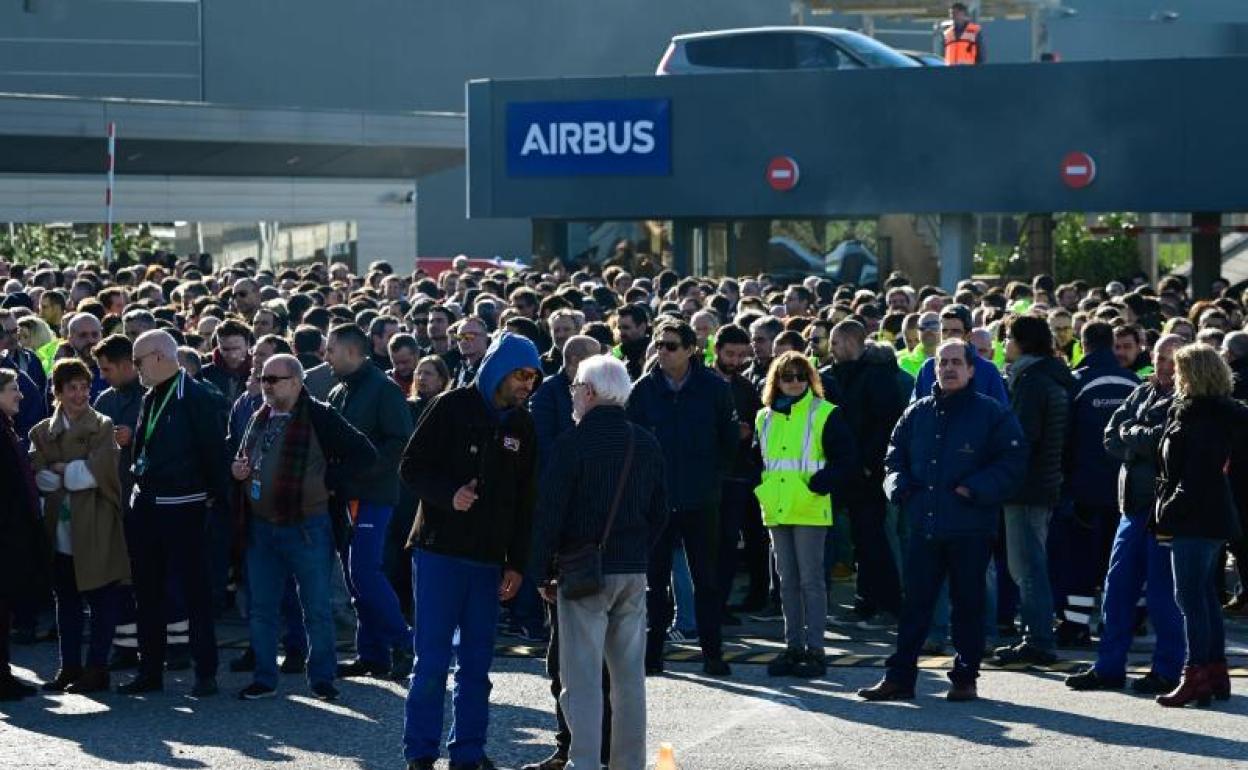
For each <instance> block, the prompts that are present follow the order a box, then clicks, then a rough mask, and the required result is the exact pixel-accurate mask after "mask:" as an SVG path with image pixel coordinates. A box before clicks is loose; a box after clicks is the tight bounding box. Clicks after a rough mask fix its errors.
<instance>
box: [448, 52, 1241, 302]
mask: <svg viewBox="0 0 1248 770" xmlns="http://www.w3.org/2000/svg"><path fill="white" fill-rule="evenodd" d="M1245 78H1248V58H1224V59H1193V60H1167V61H1122V62H1089V63H1070V64H1019V65H991V66H982V67H949V68H941V67H932V68H912V69H910V68H908V69H873V70H860V71H790V72H742V73H726V74H715V75H684V76H668V77H618V78H598V79H575V78H569V79H555V80H515V81H491V80H486V81H474V82H472V83H470V84H469V85H468V166H469V192H468V211H469V216H471V217H527V218H533V219H553V220H611V219H674V220H680V219H689V220H702V221H706V220H716V219H719V220H736V219H750V218H805V217H832V216H853V217H864V216H875V215H880V214H888V213H907V214H926V213H930V214H941V215H943V216H944V218H945V219H946V220H948V221H950V222H955V221H959V220H958V219H957V218H958V217H961V218H962V219H961V221H962V222H963V223H965V221H966V219H969V216H970V215H973V214H975V213H1032V212H1055V211H1082V212H1098V211H1138V212H1150V211H1161V212H1193V213H1209V212H1225V211H1245V210H1248V184H1245V180H1248V153H1245V152H1243V139H1242V137H1243V136H1245V135H1248V105H1245V104H1244V103H1243V102H1242V101H1241V100H1236V99H1234V98H1232V97H1231V96H1230V94H1232V93H1233V89H1234V84H1235V83H1239V82H1244V79H1245ZM604 131H605V133H606V140H605V144H604V143H602V142H600V141H599V137H600V135H601V134H600V132H604ZM587 132H588V133H587ZM639 132H640V134H641V135H640V136H639V135H638V133H639ZM591 140H592V141H591ZM1085 158H1086V161H1087V162H1086V163H1085V162H1083V160H1084V159H1085ZM777 159H787V161H790V162H791V163H792V164H793V165H794V167H795V170H796V171H797V175H796V179H797V181H796V184H792V185H787V184H781V185H774V184H772V183H773V182H774V181H776V180H775V179H773V178H772V176H771V174H770V172H769V168H770V167H772V164H773V163H774V162H776V161H777ZM781 165H784V164H783V163H782V164H781ZM1081 166H1082V168H1081ZM1202 221H1205V220H1202ZM963 235H965V228H963ZM1195 237H1199V236H1195ZM963 241H965V243H962V242H963ZM950 242H951V243H953V242H958V245H956V246H951V247H950V248H956V251H957V253H949V252H947V251H946V248H945V246H944V244H943V241H942V281H945V282H947V281H948V280H951V279H954V278H956V276H957V275H961V274H969V271H970V264H971V258H970V257H971V255H970V251H971V248H972V244H971V243H970V242H969V238H965V237H962V238H959V237H951V238H950ZM946 262H948V263H949V264H945V263H946ZM955 263H956V264H955ZM1215 270H1216V266H1215ZM1198 273H1199V271H1198ZM1200 280H1201V277H1200V276H1199V275H1198V278H1197V281H1198V282H1199V281H1200Z"/></svg>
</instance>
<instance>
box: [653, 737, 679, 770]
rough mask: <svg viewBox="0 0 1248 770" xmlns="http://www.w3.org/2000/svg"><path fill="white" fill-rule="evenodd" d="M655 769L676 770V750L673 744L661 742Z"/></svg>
mask: <svg viewBox="0 0 1248 770" xmlns="http://www.w3.org/2000/svg"><path fill="white" fill-rule="evenodd" d="M654 770H676V752H675V751H673V750H672V744H670V743H660V744H659V759H658V761H657V762H655V763H654Z"/></svg>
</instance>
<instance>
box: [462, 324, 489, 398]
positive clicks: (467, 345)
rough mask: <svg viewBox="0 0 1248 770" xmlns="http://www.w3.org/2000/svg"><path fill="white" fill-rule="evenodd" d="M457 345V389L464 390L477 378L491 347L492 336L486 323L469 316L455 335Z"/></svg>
mask: <svg viewBox="0 0 1248 770" xmlns="http://www.w3.org/2000/svg"><path fill="white" fill-rule="evenodd" d="M455 345H456V347H458V348H459V355H460V360H459V371H458V372H456V374H455V387H457V388H462V387H464V386H465V385H468V384H471V383H472V381H473V380H474V379H476V377H477V370H478V369H479V368H480V367H481V359H482V358H484V357H485V350H486V348H488V347H489V346H490V335H489V332H488V331H486V328H485V321H482V320H481V319H480V318H477V317H476V316H468V317H467V318H465V319H464V320H463V321H461V322H460V323H459V331H458V332H456V333H455Z"/></svg>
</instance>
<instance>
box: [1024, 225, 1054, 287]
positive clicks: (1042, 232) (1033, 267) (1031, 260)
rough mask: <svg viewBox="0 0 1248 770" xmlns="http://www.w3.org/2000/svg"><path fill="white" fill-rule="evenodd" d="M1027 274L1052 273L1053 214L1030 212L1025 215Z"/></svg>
mask: <svg viewBox="0 0 1248 770" xmlns="http://www.w3.org/2000/svg"><path fill="white" fill-rule="evenodd" d="M1025 227H1026V232H1027V253H1026V254H1025V255H1024V257H1025V258H1026V260H1027V274H1028V275H1032V276H1036V275H1041V274H1046V275H1053V272H1054V271H1053V215H1052V214H1031V215H1029V216H1028V217H1027V222H1026V225H1025Z"/></svg>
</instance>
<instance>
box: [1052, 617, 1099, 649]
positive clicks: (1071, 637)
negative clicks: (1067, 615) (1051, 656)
mask: <svg viewBox="0 0 1248 770" xmlns="http://www.w3.org/2000/svg"><path fill="white" fill-rule="evenodd" d="M1054 637H1055V638H1056V639H1057V646H1058V649H1062V650H1079V649H1087V648H1089V647H1093V646H1095V644H1094V643H1093V641H1092V630H1091V629H1089V628H1088V627H1087V626H1085V625H1083V624H1081V623H1059V624H1058V625H1057V630H1056V631H1055V632H1054Z"/></svg>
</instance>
